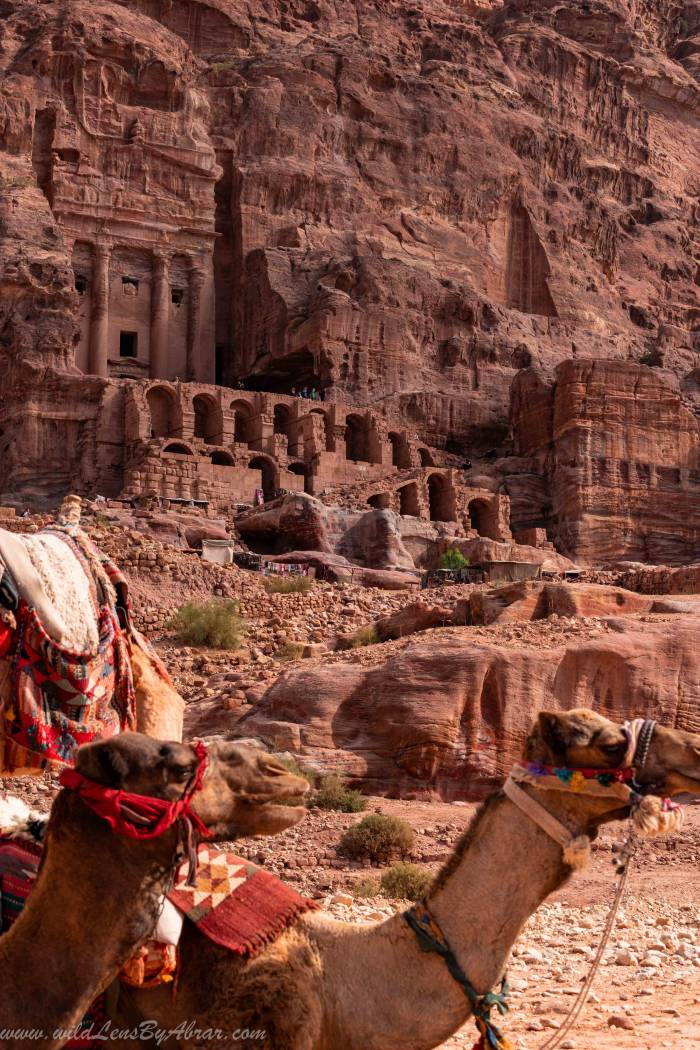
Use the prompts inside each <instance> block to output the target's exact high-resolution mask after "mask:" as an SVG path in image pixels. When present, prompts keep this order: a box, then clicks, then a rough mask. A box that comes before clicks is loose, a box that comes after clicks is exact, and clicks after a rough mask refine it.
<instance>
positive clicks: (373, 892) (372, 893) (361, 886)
mask: <svg viewBox="0 0 700 1050" xmlns="http://www.w3.org/2000/svg"><path fill="white" fill-rule="evenodd" d="M352 893H353V896H354V897H378V896H379V883H378V882H377V880H376V879H360V881H359V882H356V883H355V885H354V886H353V887H352Z"/></svg>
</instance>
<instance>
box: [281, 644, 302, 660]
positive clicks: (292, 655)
mask: <svg viewBox="0 0 700 1050" xmlns="http://www.w3.org/2000/svg"><path fill="white" fill-rule="evenodd" d="M303 652H304V643H303V642H285V643H284V645H281V646H280V647H279V649H278V650H277V652H276V653H275V659H276V660H284V661H290V662H291V661H292V660H300V659H301V655H302V653H303Z"/></svg>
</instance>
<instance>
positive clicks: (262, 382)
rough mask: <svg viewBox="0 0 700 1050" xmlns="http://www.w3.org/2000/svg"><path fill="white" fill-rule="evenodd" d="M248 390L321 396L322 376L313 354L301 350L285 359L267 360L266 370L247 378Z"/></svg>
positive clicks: (286, 356)
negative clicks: (317, 368) (313, 392)
mask: <svg viewBox="0 0 700 1050" xmlns="http://www.w3.org/2000/svg"><path fill="white" fill-rule="evenodd" d="M245 386H246V390H268V391H270V393H273V394H291V393H292V391H293V390H294V391H295V392H296V394H298V395H301V394H302V392H304V393H305V396H306V397H309V396H310V395H311V392H312V391H315V392H316V394H317V395H320V394H321V391H322V389H323V387H322V385H321V379H320V376H319V375H318V373H317V370H316V364H315V362H314V357H313V354H312V353H311V352H310V351H308V350H300V351H298V352H297V353H294V354H285V355H284V356H283V357H275V358H272V359H270V358H267V360H266V365H265V367H264V370H263V371H261V372H253V373H251V374H249V375H248V376H246V380H245Z"/></svg>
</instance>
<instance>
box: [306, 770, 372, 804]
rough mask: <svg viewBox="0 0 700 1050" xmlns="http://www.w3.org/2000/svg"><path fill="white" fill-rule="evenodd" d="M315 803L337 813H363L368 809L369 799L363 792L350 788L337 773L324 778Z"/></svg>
mask: <svg viewBox="0 0 700 1050" xmlns="http://www.w3.org/2000/svg"><path fill="white" fill-rule="evenodd" d="M313 804H314V805H315V806H318V808H319V809H332V810H335V811H336V812H337V813H361V812H362V811H363V810H364V809H367V799H366V798H365V796H364V795H363V794H362V792H360V791H355V790H354V789H353V788H349V787H348V786H347V784H346V783H345V781H344V780H342V779H341V778H340V777H339V776H338V775H337V774H336V773H331V774H330V775H329V776H327V777H324V778H323V779H322V781H321V784H320V786H319V789H318V792H317V794H316V797H315V798H314V800H313Z"/></svg>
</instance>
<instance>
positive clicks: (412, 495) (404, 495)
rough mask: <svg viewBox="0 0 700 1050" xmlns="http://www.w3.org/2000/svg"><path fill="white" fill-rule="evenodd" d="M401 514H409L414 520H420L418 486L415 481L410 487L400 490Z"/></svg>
mask: <svg viewBox="0 0 700 1050" xmlns="http://www.w3.org/2000/svg"><path fill="white" fill-rule="evenodd" d="M399 513H400V514H408V515H410V516H411V517H412V518H418V517H419V516H420V501H419V499H418V486H417V485H416V483H415V481H414V482H412V483H411V484H410V485H403V486H402V487H401V488H400V489H399Z"/></svg>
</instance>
